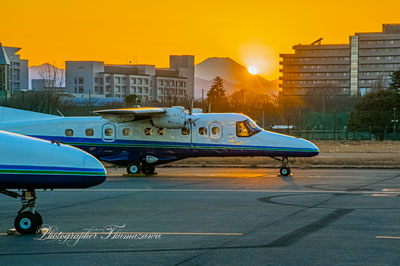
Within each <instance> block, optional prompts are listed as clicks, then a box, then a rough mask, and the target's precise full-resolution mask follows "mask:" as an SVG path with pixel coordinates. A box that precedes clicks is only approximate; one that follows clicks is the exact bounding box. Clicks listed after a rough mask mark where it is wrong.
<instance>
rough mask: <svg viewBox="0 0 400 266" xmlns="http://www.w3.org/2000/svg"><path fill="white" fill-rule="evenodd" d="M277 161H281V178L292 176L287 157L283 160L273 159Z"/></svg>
mask: <svg viewBox="0 0 400 266" xmlns="http://www.w3.org/2000/svg"><path fill="white" fill-rule="evenodd" d="M272 158H274V159H275V160H278V161H281V162H282V165H281V169H280V170H279V173H280V174H281V176H289V175H290V167H289V160H288V158H287V157H283V158H282V159H279V158H275V157H272Z"/></svg>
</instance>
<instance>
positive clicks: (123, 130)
mask: <svg viewBox="0 0 400 266" xmlns="http://www.w3.org/2000/svg"><path fill="white" fill-rule="evenodd" d="M122 135H124V136H130V135H131V129H130V128H128V127H127V128H124V129H122Z"/></svg>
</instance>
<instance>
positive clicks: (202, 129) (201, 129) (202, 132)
mask: <svg viewBox="0 0 400 266" xmlns="http://www.w3.org/2000/svg"><path fill="white" fill-rule="evenodd" d="M199 134H200V135H207V128H206V127H201V128H199Z"/></svg>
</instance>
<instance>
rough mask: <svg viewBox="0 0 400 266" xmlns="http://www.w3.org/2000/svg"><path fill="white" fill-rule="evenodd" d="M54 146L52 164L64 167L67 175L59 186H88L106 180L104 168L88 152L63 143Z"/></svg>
mask: <svg viewBox="0 0 400 266" xmlns="http://www.w3.org/2000/svg"><path fill="white" fill-rule="evenodd" d="M54 148H55V150H54V152H53V164H54V165H58V166H60V167H64V169H65V173H64V174H65V175H67V176H64V178H63V180H64V181H63V184H59V187H69V188H88V187H92V186H95V185H98V184H101V183H103V182H104V181H105V180H106V177H107V172H106V169H105V168H104V166H103V165H102V163H101V162H100V161H99V160H97V159H96V158H95V157H93V156H92V155H90V154H89V153H87V152H85V151H82V150H80V149H77V148H74V147H71V146H68V145H63V144H62V145H61V146H57V145H55V146H54Z"/></svg>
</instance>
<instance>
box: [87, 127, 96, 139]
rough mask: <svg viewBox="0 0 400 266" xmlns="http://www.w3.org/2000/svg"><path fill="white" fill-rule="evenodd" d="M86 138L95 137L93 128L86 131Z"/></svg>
mask: <svg viewBox="0 0 400 266" xmlns="http://www.w3.org/2000/svg"><path fill="white" fill-rule="evenodd" d="M85 133H86V136H88V137H93V136H94V130H93V129H92V128H87V129H86V130H85Z"/></svg>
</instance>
